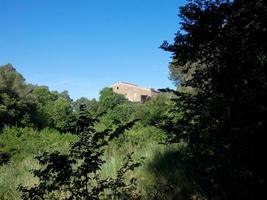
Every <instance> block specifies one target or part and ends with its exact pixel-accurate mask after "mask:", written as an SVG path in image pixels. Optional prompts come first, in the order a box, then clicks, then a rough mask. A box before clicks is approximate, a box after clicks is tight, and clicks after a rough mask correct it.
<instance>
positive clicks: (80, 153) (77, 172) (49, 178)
mask: <svg viewBox="0 0 267 200" xmlns="http://www.w3.org/2000/svg"><path fill="white" fill-rule="evenodd" d="M84 111H85V108H83V107H81V112H80V117H79V119H80V120H79V122H84V120H82V119H84V117H85V115H84ZM86 117H87V120H89V122H90V123H88V127H87V128H85V127H84V124H83V123H79V125H82V126H80V127H82V129H81V128H80V130H81V132H79V134H78V136H79V140H78V141H77V142H75V143H74V144H73V145H72V146H71V148H70V150H69V153H67V154H62V153H59V152H53V153H44V154H43V155H42V156H38V157H36V158H37V159H38V161H39V163H40V164H41V165H43V167H42V168H41V169H37V170H35V171H34V174H35V176H37V177H38V178H39V181H40V183H39V184H38V185H35V186H33V187H31V188H27V187H21V191H22V192H23V195H22V199H29V198H30V199H32V198H37V197H38V198H41V199H44V198H55V199H58V198H64V199H100V198H101V197H102V196H103V195H104V193H103V192H104V191H105V190H107V189H114V188H116V190H112V194H110V195H111V196H114V195H115V197H116V196H117V197H119V198H121V197H124V199H126V197H129V195H130V193H131V191H132V190H130V189H129V187H130V186H132V185H133V182H131V184H129V185H128V184H126V183H124V181H123V177H124V174H125V173H126V172H127V171H128V170H133V169H134V168H135V167H138V166H139V165H140V163H138V162H134V161H133V160H132V159H131V156H130V157H128V159H127V160H126V162H125V164H124V165H123V166H122V168H121V169H120V170H119V171H118V176H117V178H116V179H114V180H113V179H106V180H101V179H99V175H98V174H99V171H100V169H101V166H102V165H103V163H104V160H103V158H102V157H103V154H104V150H105V148H104V147H105V146H106V145H107V144H108V142H109V141H110V140H112V139H113V138H116V137H118V136H119V135H120V134H122V133H123V132H124V130H126V129H128V128H130V127H131V126H132V125H133V124H134V121H132V122H130V123H127V124H124V125H119V126H118V128H117V129H116V130H114V131H112V130H110V129H106V130H105V131H103V132H96V131H95V128H94V122H95V120H94V119H93V118H89V117H88V116H86ZM120 189H121V190H120ZM128 193H129V194H128ZM62 195H63V196H62Z"/></svg>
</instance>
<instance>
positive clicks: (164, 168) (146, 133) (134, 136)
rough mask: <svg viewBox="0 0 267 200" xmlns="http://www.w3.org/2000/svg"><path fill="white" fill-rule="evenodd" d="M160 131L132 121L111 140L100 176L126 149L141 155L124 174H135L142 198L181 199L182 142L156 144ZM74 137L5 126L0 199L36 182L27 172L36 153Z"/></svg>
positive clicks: (112, 172)
mask: <svg viewBox="0 0 267 200" xmlns="http://www.w3.org/2000/svg"><path fill="white" fill-rule="evenodd" d="M164 135H165V134H164V133H163V132H162V131H161V130H160V129H158V128H155V127H152V126H147V127H143V126H142V125H140V124H139V125H136V126H134V127H133V128H132V129H130V130H128V131H127V132H126V133H125V134H123V135H121V136H120V137H118V138H117V139H115V140H113V141H112V142H111V143H110V144H109V146H108V147H107V150H106V153H105V155H104V160H105V161H106V163H105V164H104V165H103V166H102V169H101V172H100V173H101V174H100V176H101V177H103V178H108V177H115V176H116V173H117V170H118V169H119V168H120V167H121V165H122V163H123V159H124V157H125V156H126V155H127V153H131V152H134V156H133V158H134V159H140V158H144V160H143V162H144V163H143V165H142V166H141V167H139V168H138V169H136V170H134V171H133V172H130V173H129V174H128V178H129V179H130V178H131V177H135V178H137V186H138V190H139V191H140V193H141V195H142V196H143V199H153V198H154V197H157V198H158V199H177V198H179V199H182V195H181V193H183V192H184V189H186V188H189V189H190V187H191V185H190V184H189V182H188V180H187V179H186V177H185V175H184V172H183V166H182V164H181V163H180V162H179V151H180V150H181V149H182V148H183V145H182V144H178V145H169V146H166V145H164V144H160V143H161V142H163V141H164ZM75 140H76V137H75V136H74V135H71V134H60V133H59V132H58V131H55V130H51V129H44V130H42V131H36V130H33V129H30V128H24V129H21V128H8V127H7V128H5V129H4V130H3V133H1V134H0V143H1V145H0V152H1V151H2V152H9V154H11V160H10V162H9V163H8V164H5V165H3V166H0V199H3V200H12V199H14V200H17V199H19V196H20V193H19V192H18V191H17V187H18V186H19V185H23V186H32V185H34V184H35V183H37V182H38V180H37V179H36V178H34V177H33V175H32V174H31V173H30V170H31V169H36V168H38V167H39V165H38V163H37V161H36V160H35V159H34V157H35V156H36V155H40V154H41V153H43V152H45V151H47V152H52V151H60V152H67V151H68V149H69V146H70V143H72V142H74V141H75Z"/></svg>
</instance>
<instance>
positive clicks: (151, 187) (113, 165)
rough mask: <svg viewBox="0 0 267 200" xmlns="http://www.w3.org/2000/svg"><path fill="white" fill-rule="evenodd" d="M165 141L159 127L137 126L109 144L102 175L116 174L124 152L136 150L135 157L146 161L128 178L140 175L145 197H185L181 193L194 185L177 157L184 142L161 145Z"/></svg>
mask: <svg viewBox="0 0 267 200" xmlns="http://www.w3.org/2000/svg"><path fill="white" fill-rule="evenodd" d="M163 141H164V133H163V132H162V131H161V130H160V129H157V128H155V127H152V126H148V127H142V126H136V127H134V128H133V129H131V130H129V131H127V132H126V133H125V134H124V135H121V136H120V137H119V138H117V139H116V140H114V141H113V142H112V143H111V144H110V145H109V147H108V149H107V152H106V154H105V161H106V163H105V164H104V165H103V167H102V173H101V175H102V176H103V177H110V176H111V177H114V176H115V175H116V172H117V170H118V169H119V167H120V166H121V164H122V162H123V158H124V157H125V155H126V154H127V153H130V152H134V158H135V159H139V158H142V157H143V158H144V163H143V165H142V166H141V167H139V168H138V169H137V170H135V171H133V172H132V173H130V174H129V179H130V177H135V178H137V183H138V190H139V191H140V192H141V194H142V196H143V198H144V199H152V198H160V199H173V198H176V197H177V198H180V199H182V195H181V192H184V190H185V189H186V188H190V187H191V186H190V184H189V182H188V181H187V180H186V177H185V175H184V171H183V166H182V164H181V163H180V162H179V159H178V158H179V154H178V153H179V151H180V150H181V149H182V148H183V146H184V145H183V144H176V145H168V146H167V145H164V144H160V143H162V142H163ZM159 191H160V194H158V192H159ZM160 195H161V196H160Z"/></svg>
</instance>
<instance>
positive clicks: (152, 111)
mask: <svg viewBox="0 0 267 200" xmlns="http://www.w3.org/2000/svg"><path fill="white" fill-rule="evenodd" d="M171 104H172V101H171V95H170V94H159V95H157V96H155V97H152V98H151V99H150V100H149V101H147V102H145V103H144V104H139V105H138V107H137V108H136V111H135V113H134V117H135V118H137V119H140V122H141V123H142V124H143V125H144V126H147V125H152V126H156V127H161V126H162V122H163V119H165V118H166V115H167V111H168V109H169V107H170V106H171Z"/></svg>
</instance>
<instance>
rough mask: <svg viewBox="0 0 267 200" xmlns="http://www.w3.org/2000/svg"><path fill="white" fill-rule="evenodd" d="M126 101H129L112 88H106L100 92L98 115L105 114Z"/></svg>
mask: <svg viewBox="0 0 267 200" xmlns="http://www.w3.org/2000/svg"><path fill="white" fill-rule="evenodd" d="M126 101H127V99H126V98H125V97H124V96H123V95H120V94H116V93H114V92H113V91H112V88H104V89H102V90H101V91H100V97H99V102H98V113H100V114H101V113H105V112H107V111H108V110H112V109H113V108H114V107H115V106H117V105H120V104H123V103H124V102H126Z"/></svg>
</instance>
